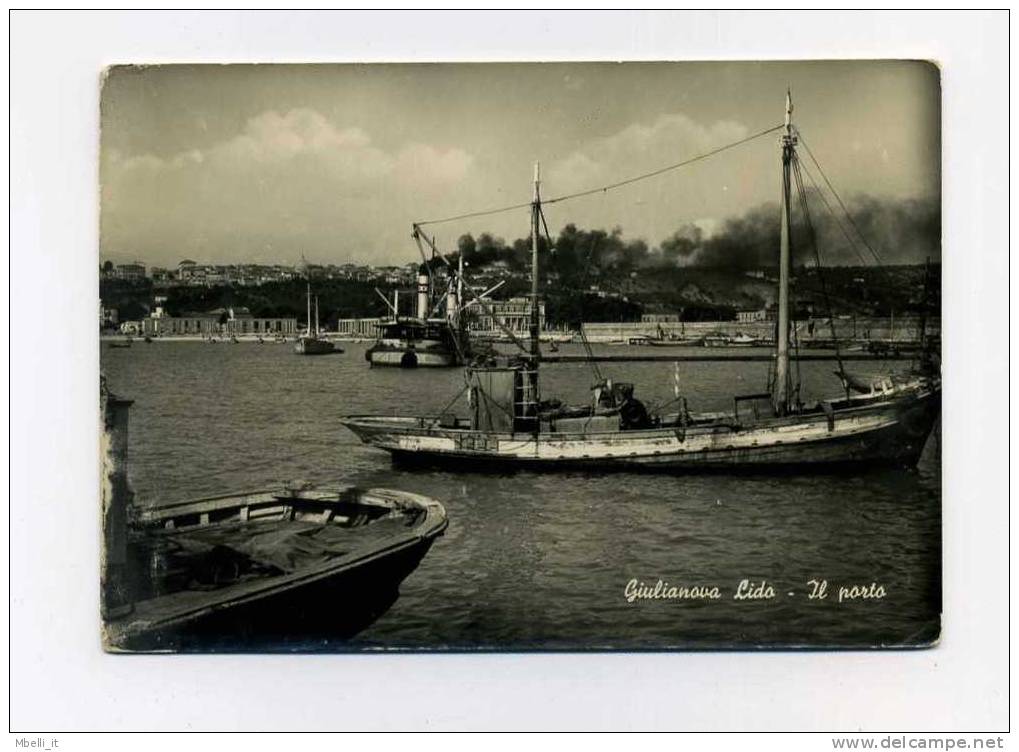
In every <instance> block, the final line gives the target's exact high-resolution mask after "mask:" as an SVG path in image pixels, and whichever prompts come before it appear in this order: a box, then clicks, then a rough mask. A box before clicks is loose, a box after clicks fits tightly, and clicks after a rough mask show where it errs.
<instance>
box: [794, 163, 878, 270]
mask: <svg viewBox="0 0 1019 752" xmlns="http://www.w3.org/2000/svg"><path fill="white" fill-rule="evenodd" d="M800 167H801V168H802V170H803V172H804V173H806V175H807V179H808V180H809V181H810V183H811V185H813V186H814V190H815V191H817V196H818V198H820V199H821V203H822V204H824V208H825V209H827V210H828V213H829V214H830V215H831V218H832V219H833V220H835V225H836V226H837V227H838V228H839V230H841V231H842V235H843V236H844V237H845V239H846V242H847V243H849V247H850V248H851V249H852V251H853V253H855V254H856V257H857V258H858V259H860V263H861V264H863V265H864V266H867V264H868V261H867V257H866V256H864V255H863V253H862V252H861V251H860V248H859V246H858V244H857V242H856V241H855V240H853V237H852V235H850V234H849V230H847V229H846V226H845V225H844V224H842V220H841V219H839V215H838V214H836V213H835V210H834V209H833V208H832V206H831V204H830V203H829V202H828V198H827V197H826V196H825V195H824V191H822V190H821V186H820V184H818V182H817V180H815V179H814V176H813V175H812V174H811V173H810V170H809V169H807V166H806V165H805V164H803V163H802V162H801V163H800ZM872 255H873V254H872ZM874 261H875V262H876V263H877V264H879V265H880V264H881V259H880V258H879V257H878V256H874Z"/></svg>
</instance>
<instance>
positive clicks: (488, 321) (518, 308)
mask: <svg viewBox="0 0 1019 752" xmlns="http://www.w3.org/2000/svg"><path fill="white" fill-rule="evenodd" d="M467 308H468V310H470V311H471V312H472V314H473V317H472V318H471V319H470V320H469V324H468V328H469V329H471V330H473V331H485V332H490V331H493V330H496V329H499V328H500V326H499V323H501V324H502V326H503V327H505V328H506V329H509V330H510V331H511V332H520V333H522V334H525V333H527V332H528V331H529V330H530V327H531V301H530V299H529V298H510V299H509V300H486V301H485V306H484V307H482V306H480V305H478V304H477V303H471V304H469V305H468V306H467ZM497 322H498V323H497ZM538 323H539V331H544V330H545V301H540V302H539V303H538Z"/></svg>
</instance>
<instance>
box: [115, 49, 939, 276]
mask: <svg viewBox="0 0 1019 752" xmlns="http://www.w3.org/2000/svg"><path fill="white" fill-rule="evenodd" d="M787 88H788V89H789V90H791V92H792V98H793V105H794V113H793V122H794V123H795V124H796V126H797V127H798V129H799V130H800V132H801V133H802V135H803V138H804V139H805V140H806V142H807V144H808V145H809V146H810V149H811V150H812V151H813V153H814V155H815V156H816V157H817V159H818V161H819V162H820V164H821V166H822V167H823V168H824V170H825V172H826V174H827V175H828V177H829V178H830V179H831V181H832V182H833V184H834V185H835V187H836V189H838V191H839V192H840V194H842V196H843V198H847V199H849V200H851V197H853V196H854V195H859V194H866V195H869V196H873V197H876V198H879V199H880V198H895V199H911V198H916V199H928V200H929V199H934V200H939V199H940V182H941V172H940V164H941V162H940V151H941V147H940V81H939V73H938V70H937V68H936V67H934V66H932V65H930V64H928V63H924V62H913V61H836V62H766V63H754V62H740V63H736V62H705V63H689V62H685V63H569V64H562V63H531V64H519V63H513V64H463V63H458V64H402V65H401V64H392V65H380V64H372V65H353V64H346V65H311V64H309V65H160V66H149V67H137V66H119V67H113V68H111V69H109V71H108V74H107V76H106V79H105V81H104V85H103V90H102V100H101V128H102V130H101V154H100V182H101V201H102V206H101V239H100V255H101V257H102V258H103V259H110V260H113V261H115V262H125V261H133V260H139V261H142V262H144V263H146V264H148V265H149V266H170V267H172V266H176V264H177V263H178V262H179V261H180V260H181V259H184V258H190V259H194V260H195V261H198V262H200V263H222V264H227V263H240V262H250V263H274V262H278V263H284V264H293V263H297V262H298V261H299V260H300V259H301V258H302V257H304V258H306V259H307V260H308V261H309V262H312V263H321V264H328V263H333V264H342V263H348V262H349V263H370V264H403V263H407V262H411V261H415V260H417V259H418V258H419V255H418V251H417V248H416V246H415V245H414V242H413V240H412V238H411V228H412V223H413V222H415V221H422V220H428V219H434V218H442V217H448V216H452V215H458V214H463V213H468V212H472V211H477V210H485V209H490V208H494V207H499V206H504V205H509V204H517V203H526V202H527V201H529V200H530V197H531V192H532V179H533V169H534V168H533V164H534V162H535V161H540V163H541V172H542V187H541V191H542V195H543V196H544V197H552V196H559V195H564V194H567V193H572V192H575V191H581V190H585V189H588V188H594V187H598V186H601V185H604V184H607V183H612V182H616V181H619V180H623V179H626V178H628V177H631V176H633V175H637V174H641V173H644V172H647V171H651V170H655V169H657V168H659V167H662V166H665V165H669V164H673V163H676V162H680V161H682V160H684V159H687V158H689V157H693V156H697V155H698V154H702V153H704V152H706V151H709V150H711V149H714V148H716V147H718V146H722V145H725V144H728V143H731V142H733V141H736V140H739V139H742V138H745V137H747V136H749V135H752V134H754V133H757V132H760V131H762V130H764V129H766V128H769V127H771V126H774V125H777V124H779V123H781V122H782V118H783V115H784V109H785V94H786V90H787ZM779 153H780V152H779V146H778V134H777V133H773V134H769V135H766V136H763V137H761V138H758V139H755V140H753V141H751V142H750V143H747V144H744V145H742V146H738V147H736V148H734V149H731V150H728V151H726V152H724V153H722V154H719V155H717V156H714V157H711V158H710V159H706V160H704V161H701V162H697V163H695V164H694V165H691V166H689V167H685V168H682V169H678V170H674V171H670V172H668V173H665V174H664V175H661V176H659V177H656V178H652V179H649V180H645V181H641V182H638V183H635V184H632V185H629V186H626V187H624V188H620V189H617V190H614V191H610V192H605V193H597V194H595V195H593V196H589V197H585V198H579V199H576V200H573V201H568V202H562V203H557V204H552V205H549V206H548V207H547V208H546V217H547V220H548V223H549V229H550V230H551V231H552V233H553V234H555V233H556V232H557V231H558V230H559V229H560V228H561V227H563V226H564V225H566V224H568V223H574V224H576V225H578V226H580V227H584V228H591V229H596V228H603V229H606V230H609V229H612V228H614V227H617V226H618V227H621V228H622V230H623V233H624V236H625V237H626V238H638V237H639V238H643V239H644V240H645V241H647V242H648V244H649V245H651V246H657V245H658V243H660V242H661V241H662V240H663V239H665V238H666V237H668V236H669V235H671V234H672V233H673V232H674V231H675V230H676V229H677V228H679V227H680V226H682V225H684V224H687V223H691V222H692V223H696V224H698V225H699V226H701V227H702V228H703V229H704V230H705V231H706V232H709V233H710V232H711V231H712V230H713V229H714V228H717V227H719V226H720V224H721V223H722V222H723V221H724V220H725V219H726V218H727V217H732V216H735V215H739V214H741V213H743V212H745V211H746V210H748V209H750V208H752V207H754V206H757V205H759V204H761V203H763V202H767V201H777V200H778V198H779V186H780V158H779ZM808 164H809V163H808ZM428 231H429V233H431V234H433V235H434V236H435V239H436V242H437V243H438V245H439V247H440V249H442V250H444V251H450V250H454V249H455V247H456V240H457V238H458V237H459V236H460V235H462V234H464V233H467V232H471V233H473V234H474V235H475V236H476V235H478V234H479V233H481V232H485V231H488V232H492V233H493V234H495V235H497V236H500V237H503V238H505V239H506V240H509V241H512V240H513V239H514V238H518V237H524V236H526V235H527V234H528V232H529V229H528V210H527V209H522V210H517V211H514V212H509V213H506V214H501V215H497V216H489V217H483V218H475V219H470V220H462V221H457V222H450V223H446V224H439V225H434V226H431V227H429V229H428Z"/></svg>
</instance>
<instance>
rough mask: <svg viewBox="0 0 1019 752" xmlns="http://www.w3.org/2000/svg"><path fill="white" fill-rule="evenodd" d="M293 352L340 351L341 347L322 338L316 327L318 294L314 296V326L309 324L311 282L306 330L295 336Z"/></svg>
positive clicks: (302, 353) (301, 353) (312, 353)
mask: <svg viewBox="0 0 1019 752" xmlns="http://www.w3.org/2000/svg"><path fill="white" fill-rule="evenodd" d="M294 352H296V353H297V354H298V355H329V354H331V353H342V352H343V348H342V347H337V346H336V345H334V344H333V343H332V342H330V341H329V340H327V339H322V337H321V336H320V334H319V329H318V296H317V295H316V296H315V326H314V328H313V327H312V325H311V283H310V282H309V283H308V331H307V333H306V334H304V335H303V336H301V337H298V338H297V344H296V345H294Z"/></svg>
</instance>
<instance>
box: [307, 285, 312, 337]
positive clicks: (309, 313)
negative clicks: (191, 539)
mask: <svg viewBox="0 0 1019 752" xmlns="http://www.w3.org/2000/svg"><path fill="white" fill-rule="evenodd" d="M306 321H307V322H308V336H309V337H310V336H311V281H310V280H309V282H308V318H307V319H306Z"/></svg>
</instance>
